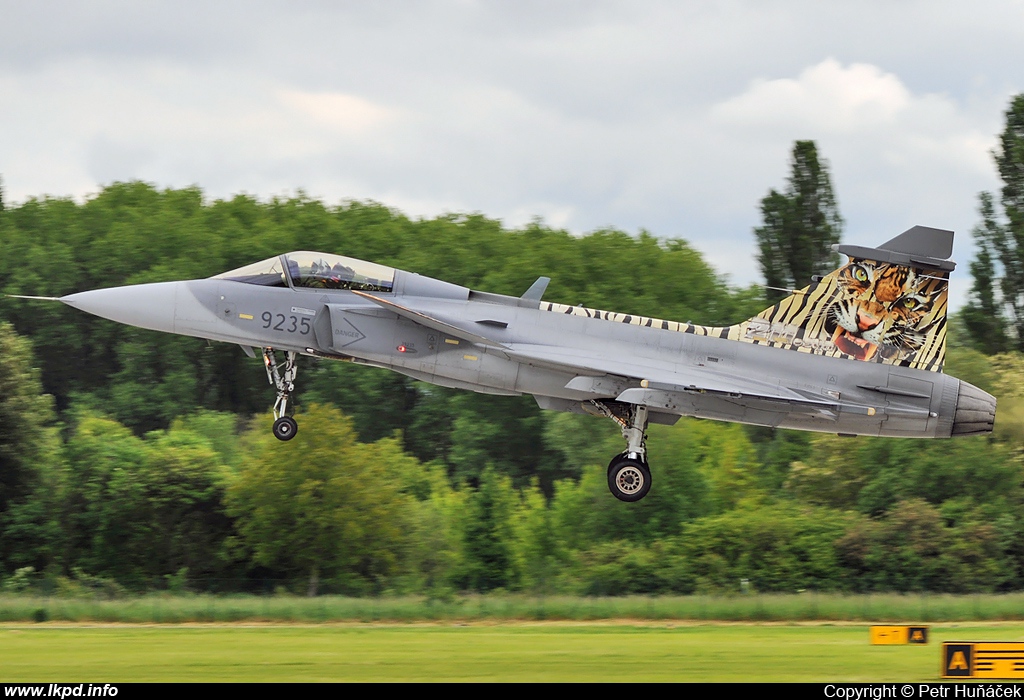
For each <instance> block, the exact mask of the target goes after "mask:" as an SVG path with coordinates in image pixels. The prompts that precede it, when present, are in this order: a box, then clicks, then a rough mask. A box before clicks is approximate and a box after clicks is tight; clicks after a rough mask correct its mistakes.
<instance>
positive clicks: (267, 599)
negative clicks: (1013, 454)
mask: <svg viewBox="0 0 1024 700" xmlns="http://www.w3.org/2000/svg"><path fill="white" fill-rule="evenodd" d="M616 619H636V620H691V621H701V620H723V621H736V622H761V621H779V622H786V621H815V620H820V621H854V622H871V621H889V622H901V621H902V622H932V621H949V622H955V621H967V620H1024V594H1022V593H1013V594H1006V595H975V596H953V595H932V594H928V595H924V594H922V595H899V594H878V595H836V594H816V593H804V594H798V595H767V594H765V595H749V596H734V597H716V596H681V597H645V596H626V597H616V598H584V597H572V596H552V597H543V598H541V597H527V596H517V595H500V596H499V595H493V596H460V597H457V598H454V599H452V600H444V601H440V600H428V599H425V598H422V597H387V598H345V597H341V596H321V597H317V598H303V597H296V596H251V595H231V596H209V595H180V596H169V595H147V596H139V597H132V598H123V599H118V600H97V599H90V598H52V597H51V598H44V597H33V596H21V595H11V596H0V622H33V621H36V622H42V621H61V622H124V623H181V622H286V623H311V622H416V621H463V620H464V621H471V620H497V621H502V620H572V621H590V620H616Z"/></svg>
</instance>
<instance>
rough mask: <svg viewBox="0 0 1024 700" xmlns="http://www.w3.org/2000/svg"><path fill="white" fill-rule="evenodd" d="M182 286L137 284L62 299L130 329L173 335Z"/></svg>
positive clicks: (171, 283)
mask: <svg viewBox="0 0 1024 700" xmlns="http://www.w3.org/2000/svg"><path fill="white" fill-rule="evenodd" d="M181 285H182V282H157V283H155V284H135V285H131V286H128V287H111V288H109V289H95V290H93V291H91V292H79V293H78V294H69V295H68V296H66V297H61V298H60V300H61V301H62V302H64V303H65V304H67V305H68V306H72V307H74V308H76V309H81V310H82V311H85V312H87V313H90V314H94V315H96V316H100V317H102V318H109V319H110V320H111V321H117V322H118V323H125V324H127V325H129V326H138V327H139V328H148V329H150V330H154V331H165V332H167V333H173V332H174V312H175V307H176V304H177V297H178V294H179V293H180V290H181Z"/></svg>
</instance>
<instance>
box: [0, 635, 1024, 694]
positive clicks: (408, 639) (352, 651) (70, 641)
mask: <svg viewBox="0 0 1024 700" xmlns="http://www.w3.org/2000/svg"><path fill="white" fill-rule="evenodd" d="M931 632H932V639H931V643H930V644H928V645H927V646H889V647H884V646H877V647H873V646H871V645H869V644H868V627H867V625H822V624H808V625H792V624H790V625H776V624H749V623H748V624H678V623H654V622H637V623H626V622H621V621H619V622H608V623H573V622H558V623H492V624H483V623H476V624H470V625H465V624H454V625H453V624H450V623H443V624H438V623H434V624H419V625H379V624H378V625H362V624H349V625H309V626H297V625H149V626H146V625H110V626H89V625H60V624H56V623H44V624H36V625H23V624H5V625H3V626H0V682H3V681H6V682H12V681H22V682H26V681H34V682H93V683H117V682H127V681H248V682H258V681H613V682H643V681H711V682H722V681H751V682H773V681H806V682H850V681H862V682H867V681H907V682H915V681H933V680H936V679H937V677H938V672H939V652H940V642H941V641H942V640H950V639H960V640H964V639H967V640H985V641H1004V640H1005V641H1018V640H1024V624H1021V623H1007V624H1003V625H998V624H987V625H986V624H967V625H951V624H947V625H937V626H933V627H932V629H931Z"/></svg>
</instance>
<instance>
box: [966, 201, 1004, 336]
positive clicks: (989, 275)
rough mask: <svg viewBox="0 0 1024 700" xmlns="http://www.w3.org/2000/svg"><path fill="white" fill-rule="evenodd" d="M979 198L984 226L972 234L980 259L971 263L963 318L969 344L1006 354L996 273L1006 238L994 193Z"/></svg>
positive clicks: (978, 227)
mask: <svg viewBox="0 0 1024 700" xmlns="http://www.w3.org/2000/svg"><path fill="white" fill-rule="evenodd" d="M979 198H980V200H981V205H980V207H979V209H980V211H981V223H980V224H978V225H977V226H975V227H974V230H973V231H972V232H971V235H972V236H973V237H974V242H975V245H976V246H977V248H978V257H977V258H975V259H974V260H972V261H971V266H970V270H971V277H973V278H974V282H973V283H972V285H971V293H970V298H969V300H968V302H967V304H966V305H965V306H964V309H963V311H962V312H961V316H962V318H963V322H964V326H965V327H966V328H967V332H968V334H969V335H970V339H969V343H970V345H971V346H973V347H974V348H976V349H978V350H981V351H982V352H985V353H988V354H990V355H991V354H995V353H1000V352H1005V351H1006V350H1008V349H1009V347H1010V338H1009V336H1008V334H1007V328H1006V318H1005V317H1004V316H1003V311H1002V303H1001V301H1000V300H1001V296H1002V295H1001V294H1000V293H999V286H1001V285H1000V280H999V278H998V277H997V270H996V263H997V262H998V261H999V260H1000V258H1001V255H1000V252H999V250H1000V248H1001V247H1004V246H1003V244H1002V243H1001V242H1002V241H1003V239H1004V238H1005V231H1004V227H1003V226H1002V225H1001V224H1000V223H999V221H998V220H997V218H996V210H995V206H996V205H995V202H994V201H993V200H992V193H990V192H982V193H981V194H980V195H979Z"/></svg>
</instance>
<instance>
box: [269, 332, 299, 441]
mask: <svg viewBox="0 0 1024 700" xmlns="http://www.w3.org/2000/svg"><path fill="white" fill-rule="evenodd" d="M297 359H298V353H296V352H292V351H291V350H289V351H287V352H286V353H285V361H284V363H283V364H282V363H279V362H278V361H277V357H276V356H275V355H274V348H263V364H264V365H266V368H267V380H268V381H269V382H270V383H271V384H273V385H274V386H275V387H276V388H277V401H275V402H274V437H276V438H277V439H278V440H291V439H292V438H293V437H295V433H297V432H298V430H299V424H298V423H296V422H295V419H294V418H292V417H291V416H289V415H287V412H288V403H289V401H290V399H291V395H292V392H293V391H295V375H296V373H297V372H298V366H297V365H296V360H297Z"/></svg>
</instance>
